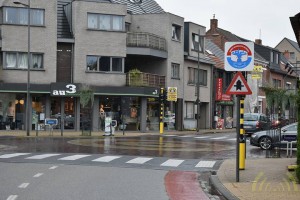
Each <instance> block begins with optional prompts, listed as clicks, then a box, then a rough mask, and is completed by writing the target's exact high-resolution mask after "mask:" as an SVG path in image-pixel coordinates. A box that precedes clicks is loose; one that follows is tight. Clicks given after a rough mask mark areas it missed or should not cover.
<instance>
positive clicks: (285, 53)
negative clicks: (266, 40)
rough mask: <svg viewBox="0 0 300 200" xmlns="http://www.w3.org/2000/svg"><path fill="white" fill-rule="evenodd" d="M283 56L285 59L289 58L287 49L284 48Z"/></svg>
mask: <svg viewBox="0 0 300 200" xmlns="http://www.w3.org/2000/svg"><path fill="white" fill-rule="evenodd" d="M283 56H284V57H285V58H286V59H287V60H289V59H290V52H289V51H288V50H285V51H284V52H283Z"/></svg>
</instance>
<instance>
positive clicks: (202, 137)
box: [195, 136, 211, 139]
mask: <svg viewBox="0 0 300 200" xmlns="http://www.w3.org/2000/svg"><path fill="white" fill-rule="evenodd" d="M209 137H211V136H199V137H195V138H196V139H204V138H209Z"/></svg>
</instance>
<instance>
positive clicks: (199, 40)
mask: <svg viewBox="0 0 300 200" xmlns="http://www.w3.org/2000/svg"><path fill="white" fill-rule="evenodd" d="M203 49H204V37H201V36H200V35H198V34H195V33H193V34H192V50H194V51H199V52H203Z"/></svg>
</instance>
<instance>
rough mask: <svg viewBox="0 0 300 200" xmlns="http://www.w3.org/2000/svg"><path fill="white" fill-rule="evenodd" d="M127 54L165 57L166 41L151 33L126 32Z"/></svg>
mask: <svg viewBox="0 0 300 200" xmlns="http://www.w3.org/2000/svg"><path fill="white" fill-rule="evenodd" d="M126 44H127V54H132V55H149V56H155V57H161V58H167V56H168V55H167V42H166V40H165V39H164V38H162V37H159V36H157V35H154V34H151V33H142V32H139V33H137V32H136V33H127V39H126Z"/></svg>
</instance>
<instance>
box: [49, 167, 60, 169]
mask: <svg viewBox="0 0 300 200" xmlns="http://www.w3.org/2000/svg"><path fill="white" fill-rule="evenodd" d="M57 167H58V166H52V167H50V168H49V169H56V168H57Z"/></svg>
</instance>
